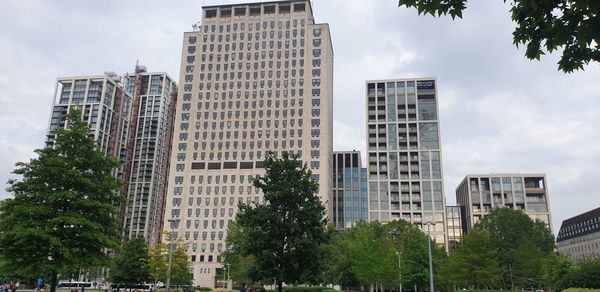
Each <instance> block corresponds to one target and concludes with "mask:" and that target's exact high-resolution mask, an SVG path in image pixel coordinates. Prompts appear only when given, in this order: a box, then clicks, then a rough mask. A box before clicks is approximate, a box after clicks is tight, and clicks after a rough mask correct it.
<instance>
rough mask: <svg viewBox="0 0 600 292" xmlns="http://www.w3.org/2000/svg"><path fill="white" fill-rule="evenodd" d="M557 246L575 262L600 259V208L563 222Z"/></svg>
mask: <svg viewBox="0 0 600 292" xmlns="http://www.w3.org/2000/svg"><path fill="white" fill-rule="evenodd" d="M556 246H557V249H558V251H559V252H560V253H562V254H564V255H567V256H568V257H569V258H571V259H573V260H578V261H581V260H590V259H597V258H600V208H596V209H594V210H591V211H588V212H585V213H583V214H579V215H577V216H575V217H571V218H569V219H567V220H565V221H563V222H562V224H561V226H560V231H558V236H557V237H556Z"/></svg>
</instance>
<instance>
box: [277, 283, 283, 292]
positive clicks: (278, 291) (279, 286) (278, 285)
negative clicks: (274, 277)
mask: <svg viewBox="0 0 600 292" xmlns="http://www.w3.org/2000/svg"><path fill="white" fill-rule="evenodd" d="M282 289H283V288H282V287H281V281H279V283H277V292H281V291H282Z"/></svg>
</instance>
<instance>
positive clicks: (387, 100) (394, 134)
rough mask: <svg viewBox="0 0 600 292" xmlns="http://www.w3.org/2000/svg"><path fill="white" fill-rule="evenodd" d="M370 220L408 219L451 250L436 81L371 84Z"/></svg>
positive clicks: (368, 90) (367, 91)
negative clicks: (448, 239) (431, 225)
mask: <svg viewBox="0 0 600 292" xmlns="http://www.w3.org/2000/svg"><path fill="white" fill-rule="evenodd" d="M365 95H366V107H367V116H366V119H367V129H366V130H367V135H368V140H367V151H368V157H367V163H368V169H367V172H368V192H369V220H371V221H375V220H378V221H380V222H382V223H385V222H389V221H391V220H398V219H404V220H406V221H408V222H411V223H413V224H415V225H416V226H418V227H419V228H421V230H423V231H424V232H427V225H426V223H428V222H432V223H435V226H433V227H430V229H431V237H432V238H433V239H434V240H435V241H436V242H437V243H438V244H439V245H441V246H444V247H447V239H446V232H445V230H446V228H445V227H446V211H445V206H446V203H445V197H444V188H443V176H442V153H441V142H440V125H439V113H438V100H437V99H438V95H437V88H436V80H435V78H412V79H394V80H373V81H367V82H366V88H365Z"/></svg>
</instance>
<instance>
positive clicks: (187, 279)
mask: <svg viewBox="0 0 600 292" xmlns="http://www.w3.org/2000/svg"><path fill="white" fill-rule="evenodd" d="M172 260H173V261H172V263H171V283H172V285H179V286H191V285H192V281H193V279H194V275H192V273H191V272H190V269H189V266H190V263H189V262H188V256H187V253H186V252H185V249H184V248H183V247H181V246H179V247H177V248H176V249H175V250H174V251H173V259H172Z"/></svg>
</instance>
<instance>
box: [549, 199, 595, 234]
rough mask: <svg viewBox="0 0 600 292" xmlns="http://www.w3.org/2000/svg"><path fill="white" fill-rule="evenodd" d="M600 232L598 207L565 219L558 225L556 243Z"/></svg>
mask: <svg viewBox="0 0 600 292" xmlns="http://www.w3.org/2000/svg"><path fill="white" fill-rule="evenodd" d="M595 232H600V207H598V208H596V209H594V210H591V211H588V212H585V213H583V214H579V215H577V216H575V217H571V218H569V219H566V220H564V221H563V222H562V224H561V225H560V230H559V231H558V236H557V237H556V242H560V241H564V240H567V239H571V238H575V237H580V236H584V235H587V234H591V233H595Z"/></svg>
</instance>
